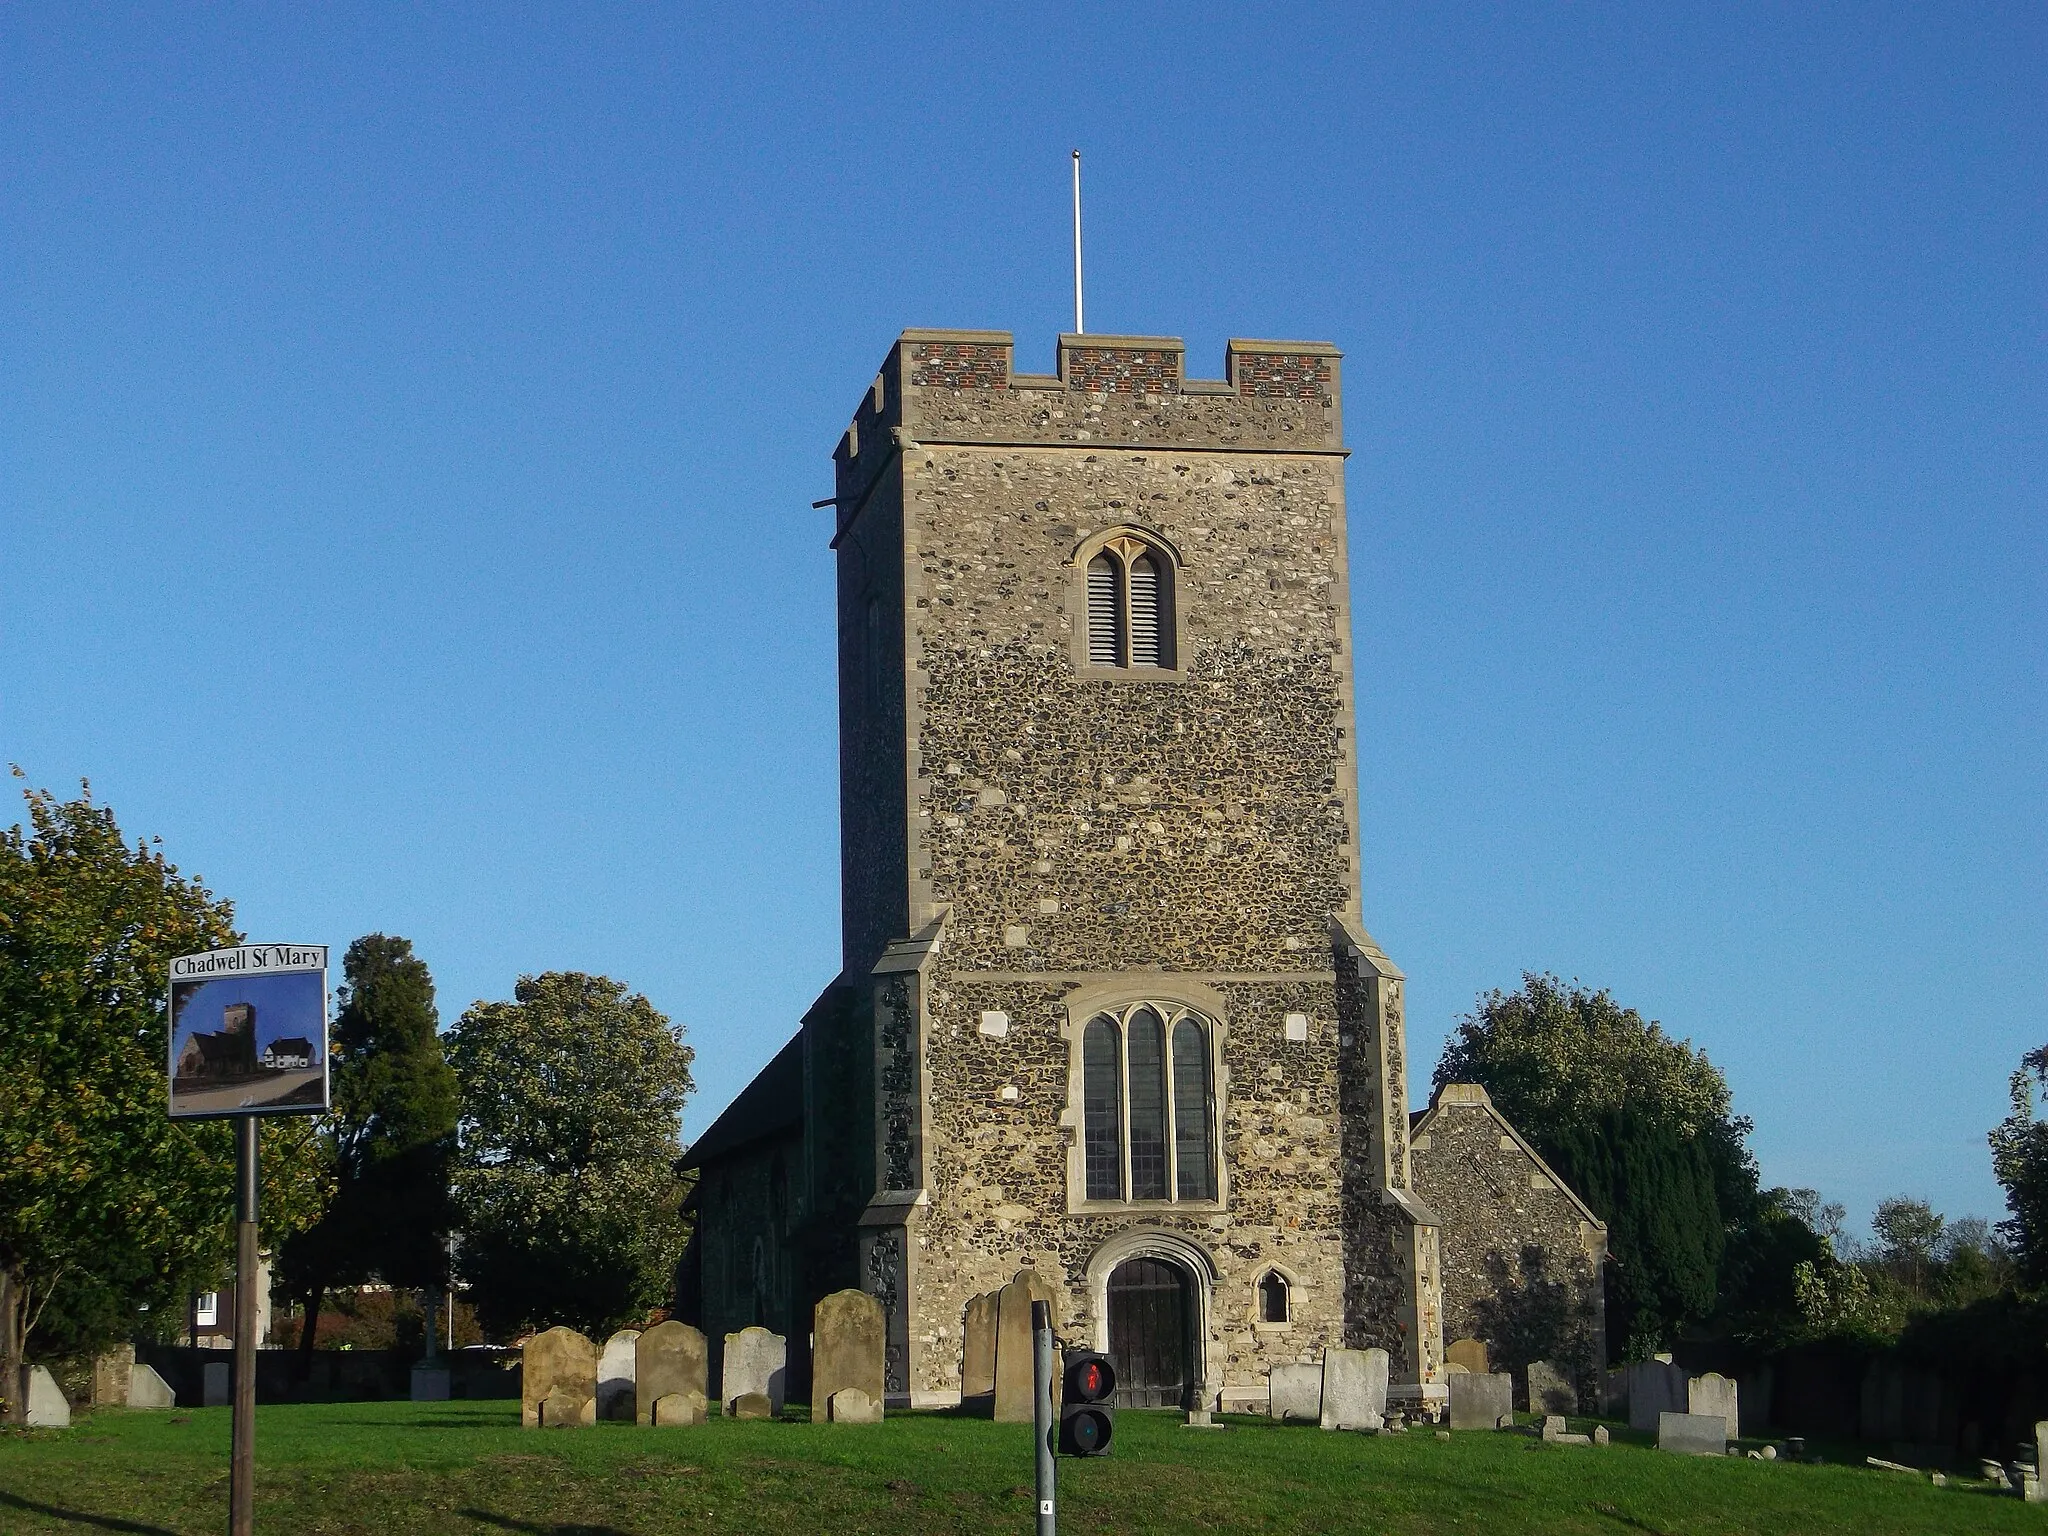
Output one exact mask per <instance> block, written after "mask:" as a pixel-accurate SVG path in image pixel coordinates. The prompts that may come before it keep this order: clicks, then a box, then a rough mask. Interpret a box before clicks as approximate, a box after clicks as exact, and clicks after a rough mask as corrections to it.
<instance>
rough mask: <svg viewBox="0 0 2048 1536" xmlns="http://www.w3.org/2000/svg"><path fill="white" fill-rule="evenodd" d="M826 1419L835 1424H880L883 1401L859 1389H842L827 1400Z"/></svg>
mask: <svg viewBox="0 0 2048 1536" xmlns="http://www.w3.org/2000/svg"><path fill="white" fill-rule="evenodd" d="M825 1418H826V1420H827V1421H828V1422H830V1423H833V1424H879V1423H881V1422H882V1401H881V1399H880V1398H877V1397H870V1396H869V1395H868V1394H867V1393H866V1392H864V1391H862V1390H861V1389H860V1388H859V1387H841V1388H840V1389H839V1390H838V1391H837V1392H834V1393H833V1394H832V1395H831V1396H830V1397H828V1398H826V1399H825Z"/></svg>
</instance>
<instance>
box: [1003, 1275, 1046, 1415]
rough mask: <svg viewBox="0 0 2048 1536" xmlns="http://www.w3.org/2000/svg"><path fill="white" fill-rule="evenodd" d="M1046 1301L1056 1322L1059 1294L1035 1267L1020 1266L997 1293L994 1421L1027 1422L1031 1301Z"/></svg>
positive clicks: (1029, 1388) (1029, 1387)
mask: <svg viewBox="0 0 2048 1536" xmlns="http://www.w3.org/2000/svg"><path fill="white" fill-rule="evenodd" d="M1034 1301H1043V1302H1050V1303H1051V1304H1052V1310H1053V1322H1054V1323H1055V1324H1057V1323H1058V1322H1059V1310H1060V1309H1059V1296H1058V1293H1056V1292H1055V1291H1054V1290H1053V1288H1052V1286H1051V1285H1049V1284H1048V1283H1047V1282H1046V1281H1045V1280H1044V1279H1042V1278H1041V1277H1040V1276H1039V1273H1038V1271H1037V1270H1035V1269H1020V1270H1018V1271H1017V1278H1016V1279H1014V1280H1012V1281H1011V1282H1010V1283H1009V1284H1008V1285H1006V1286H1004V1287H1003V1288H1002V1290H1001V1291H1000V1292H998V1293H997V1301H996V1401H995V1416H996V1420H997V1422H998V1423H1003V1424H1029V1423H1030V1422H1031V1414H1032V1407H1031V1370H1032V1366H1031V1303H1032V1302H1034Z"/></svg>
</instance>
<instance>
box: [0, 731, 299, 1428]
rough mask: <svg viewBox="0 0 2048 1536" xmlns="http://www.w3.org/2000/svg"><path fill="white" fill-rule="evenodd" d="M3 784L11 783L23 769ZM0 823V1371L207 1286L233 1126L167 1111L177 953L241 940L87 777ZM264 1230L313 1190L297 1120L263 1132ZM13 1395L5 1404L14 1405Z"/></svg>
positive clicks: (230, 1245) (227, 1240)
mask: <svg viewBox="0 0 2048 1536" xmlns="http://www.w3.org/2000/svg"><path fill="white" fill-rule="evenodd" d="M16 776H17V777H20V774H19V770H17V771H16ZM24 797H25V799H26V802H27V808H28V822H27V825H26V826H22V825H16V826H14V827H11V828H8V829H6V830H4V831H0V1276H4V1283H0V1356H4V1367H0V1369H4V1372H5V1374H4V1376H0V1382H5V1383H7V1384H9V1385H7V1386H6V1387H4V1388H0V1390H4V1391H5V1392H6V1395H7V1396H8V1397H9V1398H10V1399H11V1398H12V1397H13V1396H14V1390H13V1388H12V1385H11V1384H12V1383H15V1382H18V1381H19V1380H20V1364H21V1362H22V1360H23V1358H24V1357H25V1356H27V1355H35V1356H47V1357H61V1356H66V1355H74V1354H83V1353H88V1352H90V1351H92V1350H94V1349H97V1348H99V1347H102V1346H103V1345H105V1344H107V1343H109V1342H111V1341H113V1340H114V1339H117V1338H120V1337H122V1336H123V1335H124V1334H127V1333H129V1332H131V1331H132V1330H133V1329H134V1328H135V1327H136V1324H137V1320H138V1316H139V1314H140V1313H141V1311H142V1309H144V1308H145V1307H149V1308H156V1309H163V1308H165V1307H166V1306H168V1305H172V1304H175V1303H176V1302H177V1301H178V1300H179V1299H180V1298H181V1297H182V1296H183V1294H184V1293H185V1292H186V1290H188V1289H189V1288H193V1287H196V1286H202V1285H210V1284H212V1283H213V1282H215V1281H217V1280H218V1278H219V1277H220V1276H221V1275H222V1274H223V1273H224V1272H225V1271H226V1270H227V1268H228V1267H229V1265H230V1264H231V1263H232V1258H233V1253H234V1230H233V1222H234V1166H235V1153H234V1130H233V1128H232V1127H231V1126H229V1125H228V1124H226V1123H225V1122H222V1121H210V1122H193V1121H175V1122H174V1121H172V1120H171V1119H170V1118H169V1116H168V1113H167V1110H168V1085H167V1083H166V1081H165V1076H166V1070H167V1061H166V1058H167V1055H168V1048H167V1043H166V1041H167V1037H166V1029H167V1027H168V1023H167V1018H166V992H167V990H168V987H169V969H170V962H171V960H172V959H173V958H174V957H175V956H178V955H181V954H189V953H193V952H196V951H199V950H205V949H214V948H219V947H222V946H225V945H231V944H235V943H238V942H239V941H240V935H239V934H237V933H236V931H235V927H234V910H233V908H232V907H231V906H230V905H229V904H228V903H227V902H225V901H222V900H220V899H218V898H216V897H214V896H213V895H212V894H211V893H210V892H208V891H207V890H206V888H205V887H204V886H202V885H201V884H199V882H197V881H196V880H192V879H189V878H187V877H186V876H183V875H181V874H179V872H178V870H177V868H176V866H174V865H172V864H170V863H169V862H167V861H166V860H165V858H164V856H163V854H162V853H161V852H159V851H157V849H156V848H155V847H154V846H153V845H151V844H149V843H144V842H138V843H136V844H134V845H133V846H132V847H131V846H130V845H129V844H128V842H127V841H126V839H125V838H124V837H123V835H122V833H121V829H120V827H119V826H118V825H117V823H116V822H115V819H114V814H113V812H112V811H111V810H110V809H108V808H107V807H106V806H103V805H99V804H97V803H95V802H94V801H93V799H92V795H91V791H90V789H89V788H82V789H81V793H80V796H79V798H78V799H76V800H70V801H59V800H58V799H57V798H56V797H55V796H54V795H52V794H50V793H49V792H48V791H46V790H37V789H29V790H26V791H25V792H24ZM263 1143H264V1150H263V1157H262V1161H261V1165H260V1166H261V1169H262V1175H263V1189H262V1197H263V1220H264V1230H265V1240H266V1241H268V1242H275V1241H276V1240H277V1239H278V1238H279V1237H280V1236H282V1235H283V1234H285V1233H288V1232H291V1231H293V1230H295V1229H296V1228H297V1227H299V1226H301V1225H303V1224H304V1223H305V1222H306V1221H307V1220H309V1219H310V1218H311V1215H312V1213H313V1211H314V1210H315V1209H316V1208H317V1204H318V1200H319V1198H320V1187H319V1173H318V1163H317V1159H316V1157H315V1154H314V1150H313V1143H312V1134H311V1127H310V1126H309V1125H308V1124H307V1123H306V1122H305V1121H304V1120H301V1119H285V1120H281V1121H280V1120H273V1121H272V1123H271V1124H270V1126H269V1127H268V1128H267V1129H266V1132H265V1134H264V1137H263ZM17 1410H18V1405H15V1404H12V1403H10V1409H9V1411H10V1412H11V1413H13V1412H17Z"/></svg>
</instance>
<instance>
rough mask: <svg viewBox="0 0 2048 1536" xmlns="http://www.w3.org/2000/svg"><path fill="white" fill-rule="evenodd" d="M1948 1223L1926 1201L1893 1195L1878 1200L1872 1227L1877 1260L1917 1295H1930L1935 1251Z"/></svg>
mask: <svg viewBox="0 0 2048 1536" xmlns="http://www.w3.org/2000/svg"><path fill="white" fill-rule="evenodd" d="M1947 1227H1948V1223H1947V1222H1946V1221H1944V1220H1943V1219H1942V1216H1941V1213H1940V1212H1938V1211H1936V1210H1935V1209H1934V1207H1933V1206H1931V1205H1929V1204H1928V1203H1927V1202H1926V1201H1925V1200H1913V1199H1909V1198H1907V1197H1906V1196H1904V1195H1894V1196H1893V1197H1892V1198H1891V1199H1889V1200H1880V1201H1878V1202H1877V1212H1876V1214H1875V1215H1873V1216H1872V1217H1871V1218H1870V1230H1871V1234H1872V1236H1873V1237H1875V1238H1876V1240H1877V1253H1876V1261H1877V1263H1878V1264H1879V1265H1881V1266H1882V1267H1883V1268H1884V1269H1885V1270H1887V1271H1888V1272H1889V1273H1890V1275H1891V1278H1892V1279H1893V1280H1894V1281H1896V1282H1897V1283H1898V1284H1899V1285H1900V1286H1901V1287H1903V1288H1904V1289H1905V1291H1906V1293H1907V1294H1908V1295H1910V1296H1913V1297H1915V1298H1923V1297H1925V1296H1926V1295H1927V1294H1928V1290H1929V1282H1930V1281H1931V1280H1932V1278H1933V1274H1934V1269H1935V1263H1936V1260H1935V1251H1936V1250H1937V1249H1938V1248H1940V1246H1941V1236H1942V1233H1943V1232H1944V1231H1946V1230H1947Z"/></svg>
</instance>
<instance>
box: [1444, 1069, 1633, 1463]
mask: <svg viewBox="0 0 2048 1536" xmlns="http://www.w3.org/2000/svg"><path fill="white" fill-rule="evenodd" d="M1409 1156H1410V1161H1411V1166H1412V1170H1413V1176H1414V1180H1415V1189H1416V1192H1417V1193H1418V1194H1420V1195H1421V1196H1422V1198H1423V1199H1424V1200H1426V1201H1427V1202H1428V1203H1429V1205H1430V1207H1431V1209H1433V1210H1434V1211H1435V1212H1436V1213H1437V1214H1438V1215H1439V1216H1440V1217H1442V1218H1443V1226H1442V1228H1441V1229H1440V1243H1441V1249H1442V1254H1441V1262H1442V1271H1443V1308H1444V1325H1443V1326H1444V1333H1445V1335H1446V1336H1448V1337H1452V1338H1460V1339H1463V1338H1470V1339H1477V1340H1482V1341H1484V1342H1485V1344H1486V1345H1487V1353H1488V1357H1489V1359H1490V1362H1491V1365H1492V1368H1493V1369H1494V1370H1506V1371H1510V1372H1512V1373H1517V1374H1520V1373H1525V1372H1526V1371H1527V1368H1528V1365H1529V1362H1530V1361H1532V1360H1547V1361H1549V1362H1551V1363H1552V1365H1554V1366H1555V1367H1557V1368H1558V1369H1559V1370H1560V1371H1561V1372H1562V1373H1563V1374H1564V1375H1566V1376H1567V1377H1568V1378H1569V1379H1570V1381H1571V1384H1572V1389H1573V1392H1574V1394H1575V1396H1576V1399H1577V1400H1578V1401H1580V1402H1586V1403H1591V1402H1596V1401H1598V1398H1599V1392H1600V1389H1601V1383H1602V1378H1603V1375H1604V1372H1605V1367H1606V1352H1607V1342H1606V1338H1607V1332H1606V1331H1607V1315H1606V1289H1605V1285H1604V1281H1603V1277H1602V1274H1601V1261H1602V1257H1603V1256H1604V1254H1605V1252H1606V1246H1607V1231H1606V1228H1605V1227H1603V1226H1600V1225H1599V1224H1597V1223H1595V1222H1592V1221H1589V1220H1588V1219H1587V1214H1586V1212H1585V1211H1584V1210H1583V1209H1582V1208H1581V1207H1580V1206H1579V1204H1578V1202H1577V1201H1576V1200H1574V1199H1573V1198H1572V1196H1571V1194H1570V1193H1569V1192H1568V1191H1566V1190H1565V1189H1564V1188H1563V1187H1561V1185H1560V1184H1559V1183H1558V1181H1557V1179H1556V1176H1555V1175H1554V1174H1553V1173H1552V1172H1551V1171H1550V1170H1549V1169H1547V1168H1545V1167H1544V1166H1543V1164H1542V1163H1541V1162H1540V1161H1539V1160H1538V1159H1536V1158H1535V1157H1533V1156H1532V1155H1531V1154H1530V1153H1529V1152H1528V1151H1527V1150H1526V1149H1525V1147H1524V1146H1523V1145H1522V1144H1521V1143H1520V1142H1519V1140H1518V1139H1517V1138H1516V1137H1515V1136H1514V1135H1513V1134H1512V1128H1511V1127H1509V1126H1508V1125H1507V1123H1506V1122H1505V1120H1503V1119H1502V1118H1500V1117H1499V1116H1498V1115H1497V1114H1496V1112H1495V1111H1494V1108H1493V1106H1492V1104H1491V1102H1490V1101H1489V1100H1488V1099H1487V1098H1486V1095H1485V1092H1484V1090H1483V1089H1479V1088H1477V1087H1475V1086H1473V1085H1470V1084H1452V1085H1449V1086H1447V1087H1446V1088H1445V1089H1444V1090H1443V1091H1442V1092H1441V1093H1440V1094H1439V1095H1438V1101H1437V1103H1436V1104H1434V1105H1433V1106H1432V1107H1431V1108H1430V1110H1429V1112H1428V1113H1427V1114H1425V1115H1424V1116H1423V1117H1422V1118H1421V1119H1420V1120H1419V1121H1418V1122H1417V1124H1416V1126H1415V1134H1414V1139H1413V1141H1412V1143H1411V1150H1410V1153H1409ZM1649 1427H1650V1428H1655V1420H1652V1421H1651V1423H1650V1425H1649Z"/></svg>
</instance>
